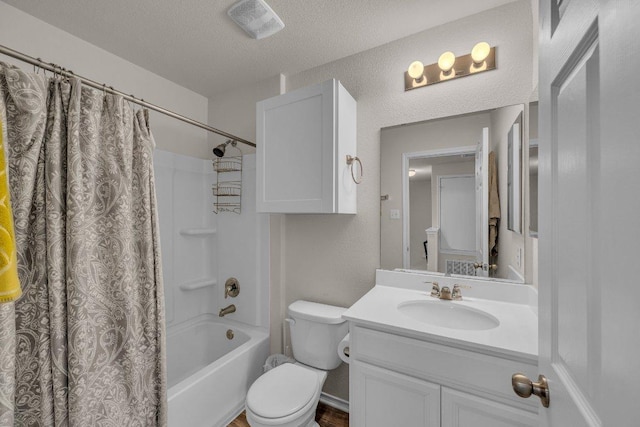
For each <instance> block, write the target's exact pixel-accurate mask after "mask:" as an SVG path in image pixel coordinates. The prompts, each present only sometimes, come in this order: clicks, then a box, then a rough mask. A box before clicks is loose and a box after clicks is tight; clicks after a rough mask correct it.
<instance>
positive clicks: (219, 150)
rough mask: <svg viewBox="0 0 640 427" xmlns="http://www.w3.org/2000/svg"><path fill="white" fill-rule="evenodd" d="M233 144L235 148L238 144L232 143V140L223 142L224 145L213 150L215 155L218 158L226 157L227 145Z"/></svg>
mask: <svg viewBox="0 0 640 427" xmlns="http://www.w3.org/2000/svg"><path fill="white" fill-rule="evenodd" d="M229 144H231V146H233V147H235V146H236V145H237V144H238V143H237V142H236V141H232V140H230V139H228V140H227V142H223V143H222V144H220V145H218V146H217V147H216V148H214V149H213V154H215V155H216V156H218V157H222V156H224V152H225V150H226V149H227V145H229Z"/></svg>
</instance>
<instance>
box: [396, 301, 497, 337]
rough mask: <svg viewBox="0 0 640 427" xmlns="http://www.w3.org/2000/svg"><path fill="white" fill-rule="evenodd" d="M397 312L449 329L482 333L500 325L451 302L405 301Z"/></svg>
mask: <svg viewBox="0 0 640 427" xmlns="http://www.w3.org/2000/svg"><path fill="white" fill-rule="evenodd" d="M398 311H400V313H402V314H404V315H405V316H408V317H410V318H412V319H414V320H417V321H419V322H424V323H428V324H430V325H433V326H439V327H442V328H449V329H464V330H471V331H482V330H487V329H493V328H495V327H497V326H498V325H500V321H499V320H498V319H496V318H495V317H494V316H492V315H491V314H489V313H487V312H485V311H482V310H478V309H475V308H471V307H469V306H466V305H460V303H458V302H452V301H442V300H416V301H405V302H402V303H400V304H398Z"/></svg>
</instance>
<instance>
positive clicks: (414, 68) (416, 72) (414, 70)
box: [407, 61, 424, 81]
mask: <svg viewBox="0 0 640 427" xmlns="http://www.w3.org/2000/svg"><path fill="white" fill-rule="evenodd" d="M407 73H408V74H409V77H411V78H412V79H414V80H416V81H420V80H422V78H423V77H424V64H423V63H422V62H420V61H413V62H412V63H411V65H409V68H408V69H407Z"/></svg>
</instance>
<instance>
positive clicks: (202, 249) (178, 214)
mask: <svg viewBox="0 0 640 427" xmlns="http://www.w3.org/2000/svg"><path fill="white" fill-rule="evenodd" d="M153 157H154V158H153V160H154V171H155V178H156V194H157V197H158V218H159V224H160V246H161V252H162V276H163V278H164V291H165V307H166V321H167V326H172V325H176V324H178V323H180V322H183V321H185V320H188V319H191V318H193V317H196V316H198V315H200V314H204V313H215V312H217V310H218V305H219V299H220V298H222V297H219V296H218V292H217V289H218V288H219V287H220V284H219V283H220V280H219V277H218V261H217V260H218V256H217V254H218V249H217V247H218V241H219V236H218V235H217V234H208V235H200V236H189V235H184V234H182V233H181V231H184V230H186V229H196V228H200V229H203V228H207V229H216V228H218V223H217V217H216V216H215V215H214V214H212V213H211V201H212V197H211V185H212V183H214V182H215V173H214V172H213V170H212V168H211V162H210V161H207V160H202V159H198V158H195V157H188V156H183V155H179V154H175V153H171V152H168V151H163V150H155V152H154V156H153ZM202 281H217V282H218V285H215V284H214V285H213V286H206V287H202V288H199V289H193V290H185V289H181V285H188V284H193V283H194V282H202Z"/></svg>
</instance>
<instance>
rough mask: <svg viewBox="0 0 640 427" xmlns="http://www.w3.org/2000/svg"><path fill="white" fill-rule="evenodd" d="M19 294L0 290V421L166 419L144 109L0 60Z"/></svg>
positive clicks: (0, 110) (130, 422) (151, 422)
mask: <svg viewBox="0 0 640 427" xmlns="http://www.w3.org/2000/svg"><path fill="white" fill-rule="evenodd" d="M0 120H2V122H3V124H4V127H3V128H4V129H5V141H6V145H7V162H8V166H9V183H10V190H11V200H12V204H13V216H14V220H15V235H16V245H17V248H18V269H19V276H20V283H21V285H22V291H23V295H22V297H21V298H20V299H19V300H17V301H16V302H14V303H8V304H0V425H1V426H10V425H16V426H21V427H22V426H25V427H26V426H67V425H69V426H79V427H80V426H82V427H85V426H97V425H100V426H113V427H116V426H118V427H119V426H156V425H160V426H164V425H166V375H165V369H166V368H165V347H164V340H165V330H164V327H165V326H164V305H163V304H164V298H163V290H162V276H161V271H160V253H159V240H160V239H159V234H158V225H157V211H156V200H155V189H154V178H153V163H152V151H153V147H154V141H153V137H152V135H151V133H150V131H149V127H148V120H147V117H146V112H145V111H142V110H138V111H137V112H134V111H133V109H132V108H131V106H130V105H129V103H127V102H125V101H124V100H123V99H122V98H121V97H119V96H114V95H109V94H105V93H103V91H101V90H96V89H92V88H89V87H85V86H83V85H82V84H81V83H80V82H79V81H77V80H70V81H69V80H65V79H61V78H59V77H49V78H47V77H45V76H42V75H38V74H35V73H25V72H23V71H21V70H19V69H17V68H15V67H12V66H8V65H6V64H2V63H0Z"/></svg>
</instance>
